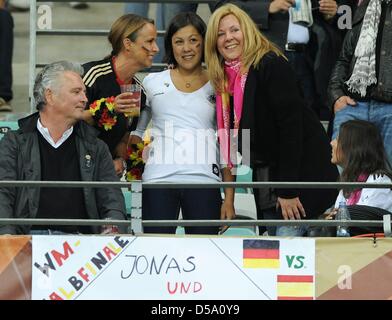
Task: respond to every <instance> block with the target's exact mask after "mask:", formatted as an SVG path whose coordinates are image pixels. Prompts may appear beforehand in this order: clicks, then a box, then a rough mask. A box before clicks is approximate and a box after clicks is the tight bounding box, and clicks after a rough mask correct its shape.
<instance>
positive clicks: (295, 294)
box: [277, 275, 314, 300]
mask: <svg viewBox="0 0 392 320" xmlns="http://www.w3.org/2000/svg"><path fill="white" fill-rule="evenodd" d="M277 286H278V288H277V289H278V290H277V297H278V300H313V299H314V298H313V297H314V283H313V276H306V275H305V276H298V275H296V276H293V275H278V281H277Z"/></svg>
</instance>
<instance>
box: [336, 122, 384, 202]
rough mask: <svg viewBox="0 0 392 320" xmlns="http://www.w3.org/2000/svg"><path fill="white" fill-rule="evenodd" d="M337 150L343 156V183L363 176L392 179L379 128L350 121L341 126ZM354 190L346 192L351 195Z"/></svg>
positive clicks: (370, 124) (365, 123) (345, 191)
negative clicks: (383, 176)
mask: <svg viewBox="0 0 392 320" xmlns="http://www.w3.org/2000/svg"><path fill="white" fill-rule="evenodd" d="M337 148H338V149H339V151H340V154H341V156H342V163H343V167H344V169H343V172H342V174H341V178H340V180H341V181H346V182H355V181H357V180H358V177H359V176H360V175H361V174H366V175H370V174H385V175H387V176H389V177H392V173H391V165H390V163H389V161H388V158H387V155H386V152H385V148H384V143H383V139H382V137H381V134H380V131H379V130H378V128H377V127H376V126H375V125H374V124H373V123H371V122H368V121H364V120H349V121H347V122H345V123H343V124H342V125H341V126H340V130H339V136H338V144H337ZM351 191H352V190H344V193H345V194H347V193H350V192H351Z"/></svg>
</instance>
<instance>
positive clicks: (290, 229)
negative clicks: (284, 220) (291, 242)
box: [276, 226, 308, 237]
mask: <svg viewBox="0 0 392 320" xmlns="http://www.w3.org/2000/svg"><path fill="white" fill-rule="evenodd" d="M307 231H308V226H279V227H277V228H276V236H277V237H302V236H303V235H305V234H306V232H307Z"/></svg>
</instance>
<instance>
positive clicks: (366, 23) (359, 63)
mask: <svg viewBox="0 0 392 320" xmlns="http://www.w3.org/2000/svg"><path fill="white" fill-rule="evenodd" d="M389 1H390V0H370V2H369V4H368V6H367V8H366V13H365V16H364V18H363V22H362V27H361V32H360V34H359V38H358V42H357V46H356V47H355V52H354V56H355V57H356V61H355V65H354V69H353V72H352V74H351V77H350V79H349V80H347V81H346V84H347V85H348V88H349V90H350V91H351V92H353V93H355V92H356V93H359V94H360V95H361V97H365V96H366V89H367V87H369V86H370V85H372V84H375V83H377V77H376V41H377V33H378V27H379V23H380V17H381V9H382V6H381V5H382V2H386V3H389Z"/></svg>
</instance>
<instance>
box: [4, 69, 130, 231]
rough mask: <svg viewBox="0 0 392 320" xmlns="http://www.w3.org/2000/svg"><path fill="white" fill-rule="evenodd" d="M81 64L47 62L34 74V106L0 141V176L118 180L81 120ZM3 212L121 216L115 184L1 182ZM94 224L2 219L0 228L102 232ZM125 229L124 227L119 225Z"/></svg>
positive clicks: (104, 151) (72, 216)
mask: <svg viewBox="0 0 392 320" xmlns="http://www.w3.org/2000/svg"><path fill="white" fill-rule="evenodd" d="M81 74H83V69H82V67H81V66H80V65H78V64H74V63H71V62H67V61H61V62H56V63H52V64H50V65H48V66H46V67H45V68H44V69H43V70H42V71H41V72H40V73H39V74H38V75H37V77H36V80H35V84H34V99H35V102H36V106H37V109H38V112H36V113H34V114H32V115H30V116H28V117H26V118H24V119H21V120H19V128H20V129H18V130H16V131H10V132H8V133H7V134H6V135H5V136H4V138H3V139H2V140H1V141H0V150H1V153H0V180H33V181H40V180H42V181H49V180H50V181H118V178H117V176H116V174H115V171H114V167H113V161H112V159H111V155H110V153H109V150H108V148H107V146H106V144H105V143H104V142H103V141H101V140H99V139H98V138H97V132H96V131H95V129H94V128H93V127H91V126H89V125H88V124H86V123H85V122H84V121H81V120H82V116H83V111H84V109H85V106H86V103H87V98H86V94H85V86H84V84H83V81H82V78H81V76H80V75H81ZM0 217H1V218H50V219H116V220H117V219H121V220H125V219H126V215H125V205H124V197H123V195H122V192H121V190H120V189H119V188H109V187H108V188H65V187H60V188H47V187H44V188H36V187H34V188H31V187H22V188H20V187H1V188H0ZM105 231H107V228H105V227H100V226H99V227H97V226H91V227H90V226H60V225H58V226H56V225H53V226H34V225H33V226H26V225H20V226H19V225H18V226H11V225H5V226H4V225H0V234H29V233H31V234H53V233H54V234H55V233H61V232H64V233H100V232H105ZM121 231H123V230H121Z"/></svg>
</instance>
